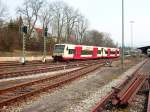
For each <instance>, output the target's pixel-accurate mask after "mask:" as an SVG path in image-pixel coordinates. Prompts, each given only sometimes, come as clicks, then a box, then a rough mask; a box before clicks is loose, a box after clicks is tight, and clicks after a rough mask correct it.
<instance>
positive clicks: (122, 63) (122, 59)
mask: <svg viewBox="0 0 150 112" xmlns="http://www.w3.org/2000/svg"><path fill="white" fill-rule="evenodd" d="M121 65H122V71H123V69H124V0H122V57H121Z"/></svg>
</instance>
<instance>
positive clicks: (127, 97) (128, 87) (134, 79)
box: [91, 60, 150, 112]
mask: <svg viewBox="0 0 150 112" xmlns="http://www.w3.org/2000/svg"><path fill="white" fill-rule="evenodd" d="M146 62H147V60H146V61H145V62H144V63H143V64H142V65H141V66H140V67H139V68H138V69H137V70H136V71H135V72H134V73H133V74H132V76H131V77H126V79H124V81H122V82H121V83H120V84H119V85H118V86H117V87H112V88H113V89H112V91H111V92H110V93H109V94H107V96H105V97H104V98H103V99H102V100H100V101H99V102H98V103H97V105H96V106H95V107H93V109H92V110H91V112H101V111H102V110H103V109H104V108H107V105H108V106H111V107H112V106H115V107H120V106H121V107H122V106H127V105H128V104H130V103H131V101H132V100H133V98H134V96H135V95H136V93H137V92H138V91H139V89H140V88H141V87H142V85H143V84H144V82H145V81H146V79H147V78H148V74H143V73H141V72H140V71H139V69H140V68H141V67H142V66H143V65H144V64H145V63H146ZM149 100H150V99H149ZM149 105H150V103H149ZM148 108H149V109H150V107H148ZM147 112H150V111H147Z"/></svg>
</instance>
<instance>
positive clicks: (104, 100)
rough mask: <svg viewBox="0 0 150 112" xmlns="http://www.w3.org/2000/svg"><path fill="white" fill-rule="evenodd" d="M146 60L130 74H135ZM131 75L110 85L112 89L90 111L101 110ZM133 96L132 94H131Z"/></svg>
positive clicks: (97, 111) (99, 111) (96, 111)
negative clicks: (114, 85)
mask: <svg viewBox="0 0 150 112" xmlns="http://www.w3.org/2000/svg"><path fill="white" fill-rule="evenodd" d="M147 61H148V60H145V61H144V62H143V64H142V65H141V66H140V67H139V68H138V69H136V70H135V71H134V72H133V74H132V76H136V74H137V73H138V71H139V70H140V68H142V66H143V65H144V64H145V63H146V62H147ZM130 78H131V77H126V78H125V79H124V80H123V81H122V82H121V83H120V84H118V86H117V87H112V88H113V89H112V90H111V92H110V93H108V94H107V95H106V96H105V97H104V98H102V99H101V100H100V101H99V102H98V103H97V104H96V105H95V106H94V107H93V108H92V109H91V112H101V111H102V110H103V108H104V106H105V105H106V103H107V102H108V101H109V100H110V99H113V98H114V96H116V95H117V93H118V92H119V91H120V90H121V89H120V88H121V87H123V86H124V84H126V83H128V81H129V80H130ZM132 98H133V96H132Z"/></svg>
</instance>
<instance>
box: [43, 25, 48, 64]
mask: <svg viewBox="0 0 150 112" xmlns="http://www.w3.org/2000/svg"><path fill="white" fill-rule="evenodd" d="M47 31H48V28H47V26H46V28H44V35H43V36H44V51H43V60H42V61H43V62H46V38H47Z"/></svg>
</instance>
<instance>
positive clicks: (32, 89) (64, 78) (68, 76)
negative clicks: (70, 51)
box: [0, 63, 103, 107]
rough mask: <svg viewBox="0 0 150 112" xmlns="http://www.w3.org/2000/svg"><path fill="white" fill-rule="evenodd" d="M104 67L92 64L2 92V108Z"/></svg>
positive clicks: (0, 103)
mask: <svg viewBox="0 0 150 112" xmlns="http://www.w3.org/2000/svg"><path fill="white" fill-rule="evenodd" d="M100 66H103V64H97V63H96V64H95V63H93V64H90V65H86V66H85V67H83V68H80V69H77V70H74V71H71V72H67V73H62V74H59V75H56V76H50V77H47V78H43V79H38V80H34V81H30V82H26V83H22V84H18V85H15V86H12V87H9V88H5V89H1V90H0V99H1V100H0V107H3V106H7V105H9V104H11V103H14V102H16V101H18V100H23V99H24V98H27V97H29V96H32V95H34V94H38V93H40V92H42V91H47V90H49V89H53V88H56V87H59V86H61V85H62V84H65V83H68V82H70V81H72V80H75V79H76V78H79V77H81V76H83V75H85V74H87V73H89V72H92V71H94V70H95V69H97V68H99V67H100Z"/></svg>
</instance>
